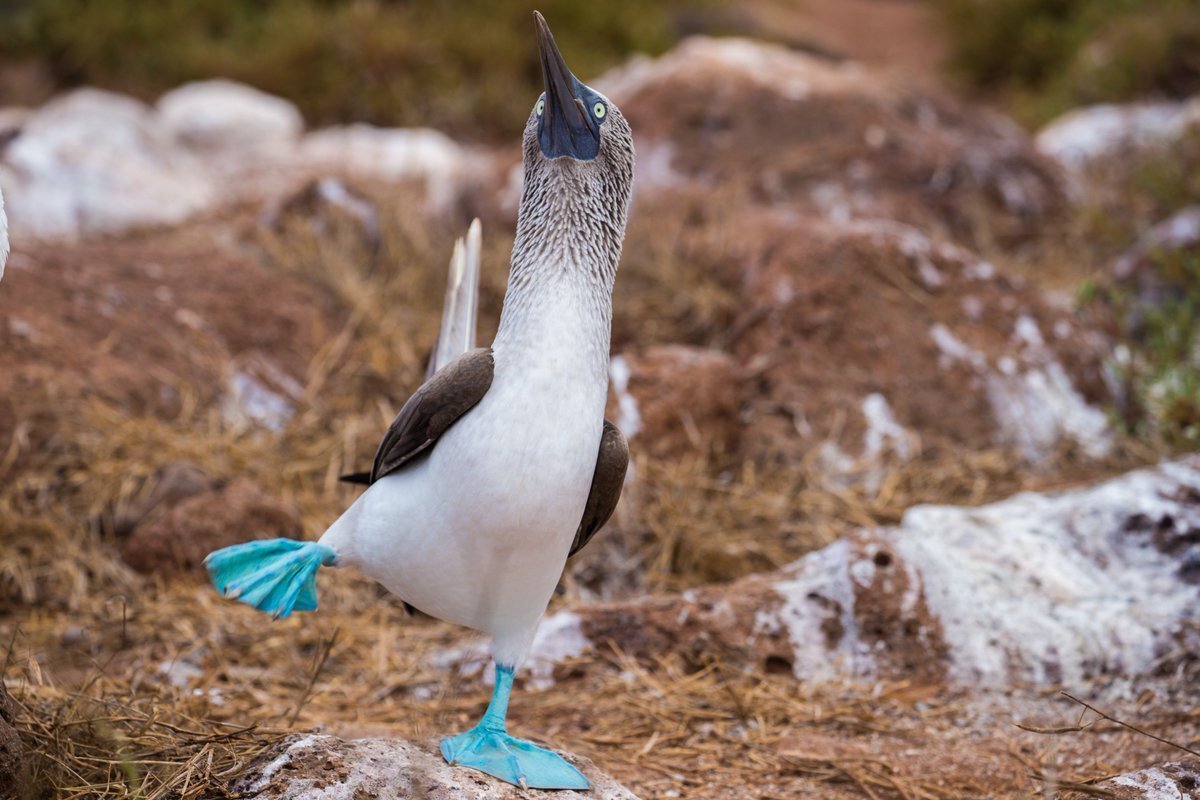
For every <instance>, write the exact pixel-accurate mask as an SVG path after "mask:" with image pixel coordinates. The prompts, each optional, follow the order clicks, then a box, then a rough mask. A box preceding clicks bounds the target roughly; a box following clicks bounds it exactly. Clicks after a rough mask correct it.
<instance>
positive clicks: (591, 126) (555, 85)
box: [533, 11, 600, 161]
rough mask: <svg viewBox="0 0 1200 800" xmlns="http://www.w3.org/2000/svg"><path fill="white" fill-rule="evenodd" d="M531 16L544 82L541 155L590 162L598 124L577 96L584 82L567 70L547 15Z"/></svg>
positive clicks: (597, 144)
mask: <svg viewBox="0 0 1200 800" xmlns="http://www.w3.org/2000/svg"><path fill="white" fill-rule="evenodd" d="M533 18H534V21H535V22H536V24H537V37H538V54H539V55H540V56H541V61H542V80H543V82H544V83H545V85H546V104H545V107H544V108H543V110H542V116H541V118H540V119H539V120H538V143H539V144H540V145H541V148H542V154H543V155H545V156H546V158H560V157H562V156H570V157H571V158H574V159H578V160H579V161H590V160H591V159H593V158H595V157H596V155H597V154H598V153H599V152H600V127H599V125H597V124H596V122H595V121H594V120H593V119H592V116H591V114H589V113H588V110H587V106H586V105H584V102H583V100H582V99H581V98H580V94H581V89H582V87H583V84H581V83H580V82H579V81H578V80H576V78H575V76H574V75H572V74H571V70H569V69H567V62H565V61H563V57H562V53H560V52H559V51H558V45H557V44H555V42H554V34H552V33H550V26H549V25H547V24H546V18H545V17H543V16H542V15H541V13H539V12H537V11H534V12H533Z"/></svg>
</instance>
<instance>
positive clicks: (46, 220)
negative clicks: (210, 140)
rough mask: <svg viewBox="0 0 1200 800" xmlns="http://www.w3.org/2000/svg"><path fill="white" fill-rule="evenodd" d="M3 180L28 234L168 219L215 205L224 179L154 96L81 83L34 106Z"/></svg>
mask: <svg viewBox="0 0 1200 800" xmlns="http://www.w3.org/2000/svg"><path fill="white" fill-rule="evenodd" d="M0 184H2V185H3V187H4V190H5V192H6V193H7V194H8V198H9V214H10V215H11V217H12V224H13V225H14V226H16V227H17V228H18V229H19V230H21V231H22V232H23V233H25V234H27V235H33V236H78V235H83V234H98V233H112V232H117V231H122V230H126V229H128V228H131V227H137V226H147V225H169V224H174V223H178V222H181V221H183V220H184V219H187V218H188V217H190V216H192V215H193V214H196V213H198V212H200V211H202V210H205V209H207V208H209V207H210V206H211V205H212V204H213V203H214V202H215V201H216V199H217V196H218V195H217V190H216V187H215V186H214V185H213V184H212V183H211V182H210V180H209V178H208V177H207V175H206V174H205V171H204V169H203V167H202V165H201V164H200V163H199V162H198V161H197V160H196V159H194V158H193V157H191V156H190V155H189V154H188V153H187V152H185V151H183V150H181V149H180V148H179V147H177V146H176V145H175V143H174V139H173V137H172V136H171V134H170V132H169V131H168V130H167V129H166V128H165V127H164V126H163V124H162V122H161V120H160V119H159V117H158V115H157V114H155V112H154V110H153V109H152V108H150V107H149V106H147V105H145V104H144V103H141V102H139V101H137V100H134V99H133V98H130V97H125V96H123V95H118V94H113V93H111V92H104V91H100V90H98V89H79V90H76V91H74V92H71V93H69V94H66V95H63V96H61V97H58V98H56V99H54V100H52V101H50V102H49V103H47V104H46V105H45V106H43V107H42V108H40V109H39V110H38V111H37V112H36V113H34V114H33V116H32V117H30V118H29V119H28V120H27V121H26V122H25V124H24V126H23V127H22V129H21V133H20V135H19V136H17V137H16V138H15V139H14V140H13V141H12V142H11V143H10V144H9V145H8V147H7V148H5V150H4V157H3V162H2V163H0Z"/></svg>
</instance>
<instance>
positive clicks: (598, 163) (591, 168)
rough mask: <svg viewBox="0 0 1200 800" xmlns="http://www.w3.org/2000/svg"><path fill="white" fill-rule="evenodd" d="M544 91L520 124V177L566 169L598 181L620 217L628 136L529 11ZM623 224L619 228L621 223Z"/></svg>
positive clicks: (628, 172)
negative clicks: (522, 149)
mask: <svg viewBox="0 0 1200 800" xmlns="http://www.w3.org/2000/svg"><path fill="white" fill-rule="evenodd" d="M533 16H534V21H535V23H536V25H537V39H538V53H539V56H540V59H541V64H542V79H543V81H544V83H545V91H544V92H543V93H542V95H541V97H539V98H538V99H537V102H536V103H534V106H533V110H532V111H531V112H530V115H529V121H528V122H527V123H526V125H525V170H526V179H527V180H528V179H529V178H531V177H542V178H546V177H549V175H550V174H555V173H567V174H570V175H571V176H573V177H575V178H576V179H579V180H583V181H585V182H592V181H594V180H597V181H600V182H601V184H602V185H605V186H607V187H609V189H610V190H611V191H613V192H614V193H615V194H617V195H621V196H620V197H612V198H609V199H610V200H620V201H621V202H620V205H621V206H622V209H621V210H622V217H623V216H624V213H623V212H624V206H625V205H626V204H627V202H628V194H629V190H630V188H631V187H632V184H633V159H634V155H633V134H632V132H631V131H630V129H629V123H628V122H626V121H625V117H624V116H623V115H622V114H621V111H620V109H618V108H617V107H616V106H615V105H614V104H613V102H612V101H611V100H609V99H608V98H607V97H605V96H604V95H602V94H600V93H599V92H597V91H596V90H595V89H593V88H591V87H590V86H588V85H586V84H585V83H583V82H582V81H580V80H579V79H578V78H576V77H575V76H574V75H573V74H571V70H569V69H568V68H567V64H566V62H565V61H564V60H563V57H562V53H560V52H559V50H558V45H557V44H556V43H555V41H554V35H553V34H552V33H550V27H549V26H548V25H547V24H546V19H545V18H544V17H543V16H542V15H541V14H540V13H538V12H536V11H535V12H533ZM622 227H623V226H622Z"/></svg>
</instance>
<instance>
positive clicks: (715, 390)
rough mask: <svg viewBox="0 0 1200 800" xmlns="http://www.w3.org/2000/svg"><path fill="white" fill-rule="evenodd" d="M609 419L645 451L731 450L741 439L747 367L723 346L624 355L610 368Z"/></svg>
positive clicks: (678, 347)
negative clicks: (741, 414)
mask: <svg viewBox="0 0 1200 800" xmlns="http://www.w3.org/2000/svg"><path fill="white" fill-rule="evenodd" d="M610 372H611V375H612V386H613V401H612V402H611V403H610V407H609V417H610V418H611V419H613V420H614V421H615V422H616V424H617V427H618V428H620V429H621V431H622V432H623V433H624V434H625V436H626V438H628V439H634V438H637V439H638V440H639V449H642V450H647V449H648V450H649V451H650V452H652V453H654V454H656V455H661V456H672V455H678V454H679V453H680V452H683V451H685V450H688V449H693V450H701V451H715V452H718V453H721V452H728V451H730V450H732V449H733V447H734V445H735V444H736V442H737V435H738V432H739V427H738V424H737V423H738V415H739V412H740V410H741V405H742V403H743V402H744V395H745V392H744V391H743V386H744V382H745V381H744V378H743V372H744V370H742V369H741V367H739V365H738V363H737V362H736V361H735V360H734V359H733V357H732V356H730V355H729V354H728V353H725V352H722V351H720V350H712V349H705V348H700V347H688V346H684V345H667V346H660V347H651V348H648V349H647V350H645V351H644V352H641V353H623V354H621V355H618V356H615V357H614V358H613V359H612V363H611V366H610Z"/></svg>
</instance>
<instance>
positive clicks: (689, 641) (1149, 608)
mask: <svg viewBox="0 0 1200 800" xmlns="http://www.w3.org/2000/svg"><path fill="white" fill-rule="evenodd" d="M1198 498H1200V456H1190V457H1188V458H1184V459H1181V460H1179V461H1175V462H1168V463H1165V464H1162V465H1160V466H1158V467H1155V468H1151V469H1143V470H1138V471H1136V472H1131V473H1128V474H1126V475H1123V476H1120V477H1118V478H1114V479H1112V480H1109V481H1106V482H1103V483H1099V484H1096V485H1093V486H1090V487H1087V488H1083V489H1077V490H1073V491H1069V492H1061V493H1054V494H1035V493H1024V494H1019V495H1016V496H1014V497H1011V498H1009V499H1007V500H1004V501H1001V502H998V503H992V504H990V505H986V506H981V507H977V508H964V507H954V506H917V507H915V508H911V509H909V510H908V512H907V513H905V515H904V517H903V519H902V521H901V523H900V525H898V526H895V527H879V528H868V529H862V530H859V531H855V532H853V533H852V534H850V535H848V536H846V537H843V538H841V539H839V540H838V541H836V542H834V543H833V544H831V545H829V546H827V547H825V548H822V549H821V550H817V551H815V552H813V553H810V554H808V555H806V556H804V557H803V558H801V559H800V560H798V561H796V562H793V563H792V564H790V565H788V566H786V567H784V568H782V569H780V570H777V571H775V572H772V573H767V574H764V575H755V576H751V577H748V578H744V579H742V580H740V581H738V582H736V583H734V584H731V585H728V586H713V587H706V588H702V589H697V590H693V591H691V592H688V593H685V594H683V595H678V596H675V597H670V598H665V597H649V598H641V599H638V600H631V601H628V602H626V603H620V604H604V605H597V606H578V607H576V608H575V609H574V612H575V613H576V614H577V615H578V617H579V619H580V630H581V632H582V634H583V635H584V637H586V638H587V639H589V640H591V641H592V642H594V643H595V644H594V646H595V647H600V646H601V643H602V642H604V641H609V642H611V643H612V644H613V645H615V646H617V647H620V648H621V649H622V650H623V651H624V652H626V653H627V654H629V655H631V656H635V657H639V658H641V657H647V658H656V657H658V656H660V655H661V653H662V652H664V651H678V652H680V653H683V654H695V655H697V656H698V655H701V654H704V653H722V654H723V655H722V657H723V658H725V659H727V660H728V661H730V662H734V663H736V661H737V660H738V659H743V660H744V661H745V662H746V663H750V664H757V665H758V666H760V667H761V666H762V665H764V664H766V665H770V664H772V663H775V664H778V663H780V662H782V663H786V664H790V665H791V668H792V671H793V672H794V674H795V676H796V678H797V679H799V680H802V681H805V682H806V683H812V682H817V681H826V680H832V681H838V682H841V681H845V680H847V679H862V678H866V679H869V680H876V679H885V680H918V681H947V682H949V683H952V684H955V685H959V686H964V687H972V688H974V687H979V686H986V687H995V688H1002V687H1013V686H1028V685H1031V684H1032V685H1039V686H1041V685H1066V686H1080V685H1082V684H1086V683H1087V682H1089V681H1094V680H1106V679H1109V678H1111V676H1114V675H1124V676H1138V675H1144V674H1147V673H1150V672H1152V671H1154V670H1156V669H1159V668H1162V667H1163V662H1164V659H1168V658H1174V659H1189V658H1194V657H1195V656H1196V655H1197V653H1200V637H1197V635H1196V633H1195V632H1196V631H1197V630H1198V628H1197V626H1198V625H1200V542H1196V541H1195V538H1194V537H1195V531H1197V530H1200V499H1198ZM718 609H721V610H720V612H719V613H718Z"/></svg>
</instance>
